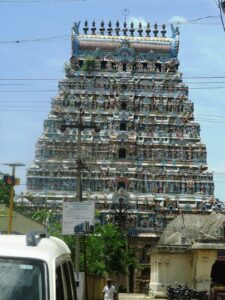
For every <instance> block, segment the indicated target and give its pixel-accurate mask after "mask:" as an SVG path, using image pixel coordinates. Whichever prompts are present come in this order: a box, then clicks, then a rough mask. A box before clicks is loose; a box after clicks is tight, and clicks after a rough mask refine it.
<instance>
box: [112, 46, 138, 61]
mask: <svg viewBox="0 0 225 300" xmlns="http://www.w3.org/2000/svg"><path fill="white" fill-rule="evenodd" d="M116 52H117V55H118V58H119V61H121V62H123V63H128V62H132V61H133V60H134V50H133V49H132V48H130V47H129V46H128V45H123V46H122V47H120V48H118V49H117V50H116Z"/></svg>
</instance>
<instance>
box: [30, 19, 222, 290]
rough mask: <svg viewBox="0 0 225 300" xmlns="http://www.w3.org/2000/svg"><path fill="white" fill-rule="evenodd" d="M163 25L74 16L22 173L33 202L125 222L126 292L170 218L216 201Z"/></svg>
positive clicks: (143, 272) (140, 279)
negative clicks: (130, 258)
mask: <svg viewBox="0 0 225 300" xmlns="http://www.w3.org/2000/svg"><path fill="white" fill-rule="evenodd" d="M82 27H83V28H82ZM82 29H83V32H81V31H82ZM166 32H167V30H166V27H165V25H162V26H158V25H157V24H154V25H153V26H150V23H147V25H145V26H143V25H142V23H139V25H138V27H137V28H136V27H135V26H134V24H133V23H131V24H129V25H128V24H127V23H126V22H124V23H123V24H120V23H119V22H116V24H115V26H114V27H112V23H111V22H109V23H107V25H106V24H105V23H104V22H101V23H100V27H99V28H97V27H96V24H95V22H92V23H91V24H88V22H87V21H85V22H84V24H83V26H81V23H80V22H78V23H75V24H74V26H73V28H72V38H71V40H72V56H71V58H70V61H69V62H68V63H66V64H65V78H64V79H62V80H60V81H59V83H58V93H57V95H56V96H55V97H53V99H52V102H51V109H50V112H49V114H48V116H47V118H46V119H45V120H44V125H43V134H42V136H41V137H40V138H39V139H38V141H37V144H36V152H35V159H34V161H33V164H32V165H31V166H30V168H29V169H28V172H27V193H28V194H30V195H32V198H33V204H34V205H36V206H39V207H40V206H42V205H46V204H48V205H49V206H50V207H51V206H57V207H60V205H61V204H62V203H63V201H77V200H83V201H87V200H88V201H94V202H95V208H96V209H97V210H98V211H99V213H100V216H99V221H100V222H101V223H102V224H106V223H108V222H111V223H114V224H116V225H118V226H120V227H122V228H123V229H125V231H126V233H127V237H128V241H129V247H131V248H132V247H133V248H134V249H135V253H136V256H137V259H138V261H139V267H138V269H137V270H129V271H130V272H129V273H130V278H129V281H128V282H129V284H128V283H127V290H129V291H135V292H142V290H143V286H144V285H145V284H146V283H147V282H149V278H150V275H149V274H150V270H149V257H148V253H149V248H150V247H151V246H153V245H154V244H155V243H156V242H157V241H158V240H159V237H160V235H161V233H162V232H163V230H164V229H165V227H166V225H167V224H168V223H169V222H170V221H171V220H173V219H174V218H175V217H176V216H177V215H179V214H183V213H185V214H207V213H209V212H212V211H221V210H222V209H223V208H222V207H221V205H222V204H221V203H220V202H219V201H218V200H216V199H215V197H214V183H213V174H212V172H209V171H208V168H207V162H206V158H207V152H206V146H205V144H203V143H202V141H201V137H200V126H199V124H198V123H197V122H196V121H195V118H194V105H193V102H192V101H191V100H190V99H189V96H188V86H187V85H186V84H185V83H184V82H183V80H182V73H180V72H179V60H178V50H179V30H178V28H175V27H174V26H171V37H167V36H166ZM78 187H79V189H78ZM78 193H79V197H78Z"/></svg>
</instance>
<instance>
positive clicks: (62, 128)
mask: <svg viewBox="0 0 225 300" xmlns="http://www.w3.org/2000/svg"><path fill="white" fill-rule="evenodd" d="M83 115H84V111H83V109H82V107H80V111H79V119H78V124H62V125H61V126H60V131H61V132H65V131H66V129H67V128H77V133H78V134H77V136H78V138H77V160H76V164H77V167H76V169H77V193H76V199H77V201H80V202H82V201H83V197H82V182H81V175H82V170H83V169H84V167H85V164H84V163H83V161H82V156H81V132H82V131H83V130H84V129H87V128H89V129H94V130H95V132H99V131H100V128H99V127H98V126H96V125H95V124H92V123H91V124H90V125H87V124H83V119H82V117H83ZM84 254H85V260H86V241H85V237H84ZM74 261H75V264H74V267H75V272H77V273H78V272H79V271H80V267H79V264H80V236H79V235H76V242H75V260H74ZM86 273H87V268H86V262H85V300H88V295H87V274H86Z"/></svg>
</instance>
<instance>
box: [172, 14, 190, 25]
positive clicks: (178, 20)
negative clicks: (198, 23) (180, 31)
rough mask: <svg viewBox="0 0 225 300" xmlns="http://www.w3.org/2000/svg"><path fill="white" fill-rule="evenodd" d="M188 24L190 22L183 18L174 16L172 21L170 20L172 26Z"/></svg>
mask: <svg viewBox="0 0 225 300" xmlns="http://www.w3.org/2000/svg"><path fill="white" fill-rule="evenodd" d="M186 22H188V20H187V19H186V18H184V17H181V16H173V17H172V18H171V19H169V23H170V24H182V23H186Z"/></svg>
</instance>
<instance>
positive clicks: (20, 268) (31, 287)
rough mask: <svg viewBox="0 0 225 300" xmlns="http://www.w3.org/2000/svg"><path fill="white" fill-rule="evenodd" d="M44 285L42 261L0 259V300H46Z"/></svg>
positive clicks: (45, 276) (44, 269)
mask: <svg viewBox="0 0 225 300" xmlns="http://www.w3.org/2000/svg"><path fill="white" fill-rule="evenodd" d="M46 283H47V266H46V264H45V262H44V261H41V260H35V259H14V258H7V257H0V300H24V299H26V300H46V299H48V298H47V287H46Z"/></svg>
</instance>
